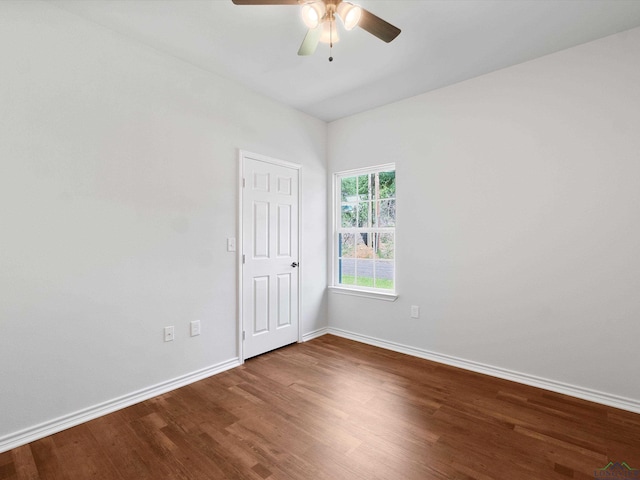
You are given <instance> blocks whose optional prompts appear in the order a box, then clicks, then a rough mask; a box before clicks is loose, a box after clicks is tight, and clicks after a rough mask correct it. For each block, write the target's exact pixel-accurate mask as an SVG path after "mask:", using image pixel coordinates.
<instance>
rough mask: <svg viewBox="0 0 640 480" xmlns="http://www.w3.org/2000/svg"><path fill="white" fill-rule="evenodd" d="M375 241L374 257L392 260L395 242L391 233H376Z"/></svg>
mask: <svg viewBox="0 0 640 480" xmlns="http://www.w3.org/2000/svg"><path fill="white" fill-rule="evenodd" d="M375 236H376V240H377V241H376V242H375V253H376V258H383V259H385V260H392V259H393V258H394V256H395V255H394V251H395V242H394V237H395V235H394V234H393V233H377V234H375Z"/></svg>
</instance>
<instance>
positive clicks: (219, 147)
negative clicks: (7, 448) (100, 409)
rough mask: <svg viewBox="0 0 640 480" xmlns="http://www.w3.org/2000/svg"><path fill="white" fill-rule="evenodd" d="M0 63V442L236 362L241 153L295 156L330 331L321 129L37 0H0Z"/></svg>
mask: <svg viewBox="0 0 640 480" xmlns="http://www.w3.org/2000/svg"><path fill="white" fill-rule="evenodd" d="M0 59H1V62H2V74H1V75H0V230H1V233H0V325H1V326H0V386H1V387H0V388H1V389H2V393H1V394H0V412H1V414H0V444H2V439H3V438H4V439H5V440H6V439H7V438H10V437H12V435H13V436H15V435H14V434H15V433H16V432H18V431H20V430H23V429H28V428H31V427H34V426H37V425H39V424H41V423H42V422H47V421H50V420H53V419H56V418H58V417H60V416H64V415H68V414H73V413H74V412H77V411H79V410H81V409H85V408H89V407H92V406H94V405H96V404H99V403H101V402H108V401H110V400H112V399H114V398H117V397H120V396H123V395H128V394H130V393H131V392H134V391H137V390H140V389H143V388H146V387H149V386H152V385H156V384H159V383H161V382H165V381H168V380H171V379H174V378H177V377H180V376H182V375H186V374H189V373H191V372H195V371H198V370H200V369H205V368H209V367H212V366H216V365H219V364H222V363H224V362H227V361H229V360H232V359H234V358H236V357H237V356H238V352H237V350H236V345H237V335H236V333H237V326H236V325H237V324H236V257H235V254H233V253H227V252H226V237H231V236H235V235H236V227H237V208H236V202H237V193H238V192H237V187H236V185H237V175H238V173H237V172H238V161H237V149H238V148H242V149H246V150H248V151H254V152H258V153H261V154H264V155H269V156H273V157H276V158H280V159H283V160H287V161H291V162H297V163H301V164H302V165H303V169H302V175H303V199H302V206H303V211H304V213H305V215H306V217H305V220H304V224H303V244H304V248H305V250H304V252H303V255H302V259H301V262H302V264H303V265H304V270H303V274H304V278H303V291H302V295H303V300H304V308H303V315H302V322H303V323H302V325H303V333H308V332H312V331H314V330H317V329H319V328H322V327H325V326H326V307H325V303H326V302H325V298H324V290H325V286H326V276H325V272H326V268H325V265H326V256H325V252H326V250H327V245H326V230H325V225H326V183H327V178H326V151H325V150H326V130H327V128H326V124H325V123H324V122H321V121H319V120H316V119H313V118H311V117H309V116H307V115H304V114H301V113H299V112H296V111H294V110H291V109H289V108H285V107H283V106H281V105H279V104H277V103H275V102H273V101H271V100H268V99H266V98H264V97H261V96H259V95H256V94H253V93H251V92H249V91H247V90H245V89H243V88H241V87H239V86H237V85H235V84H234V83H233V82H230V81H227V80H224V79H222V78H220V77H217V76H215V75H212V74H210V73H207V72H205V71H202V70H200V69H198V68H195V67H193V66H191V65H189V64H187V63H184V62H182V61H180V60H178V59H175V58H173V57H169V56H165V55H163V54H161V53H158V52H156V51H155V50H152V49H150V48H147V47H145V46H143V45H139V44H136V43H133V42H130V41H129V40H127V39H125V38H123V37H121V36H119V35H118V34H115V33H113V32H110V31H108V30H105V29H103V28H101V27H99V26H96V25H94V24H91V23H89V22H86V21H84V20H82V19H80V18H79V17H76V16H74V15H72V14H69V13H67V12H65V11H63V10H60V9H58V8H56V7H54V6H51V5H48V4H46V3H42V2H24V1H19V2H9V1H3V2H0ZM194 319H200V320H201V321H202V335H201V336H199V337H195V338H189V337H188V324H189V321H191V320H194ZM165 325H175V327H176V340H175V341H174V342H173V343H164V342H163V339H162V329H163V327H164V326H165Z"/></svg>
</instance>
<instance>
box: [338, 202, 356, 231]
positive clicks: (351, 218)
mask: <svg viewBox="0 0 640 480" xmlns="http://www.w3.org/2000/svg"><path fill="white" fill-rule="evenodd" d="M341 210H342V211H341V213H342V221H341V222H340V224H341V225H342V228H350V227H355V226H356V219H357V207H356V204H355V203H343V204H342V206H341Z"/></svg>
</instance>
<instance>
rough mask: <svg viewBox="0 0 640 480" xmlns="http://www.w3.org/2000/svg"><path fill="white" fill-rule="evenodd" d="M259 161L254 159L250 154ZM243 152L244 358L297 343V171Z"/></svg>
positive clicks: (295, 168)
mask: <svg viewBox="0 0 640 480" xmlns="http://www.w3.org/2000/svg"><path fill="white" fill-rule="evenodd" d="M256 157H259V156H256ZM274 162H277V161H273V160H271V159H268V160H267V161H265V160H264V158H262V157H259V158H254V157H253V156H252V155H250V154H247V153H243V157H242V173H243V178H244V182H243V184H244V187H243V192H242V230H243V231H242V252H243V254H244V259H245V260H244V264H243V266H242V281H241V283H242V325H243V331H244V343H243V353H244V358H245V359H246V358H250V357H253V356H255V355H260V354H261V353H264V352H267V351H269V350H273V349H275V348H279V347H282V346H284V345H288V344H290V343H294V342H296V341H297V340H298V336H299V334H298V330H299V319H298V303H299V298H298V276H299V269H298V268H296V266H297V263H298V260H299V259H298V254H299V252H298V248H299V245H298V241H299V234H298V228H299V225H298V209H299V205H298V201H299V199H298V182H299V170H298V168H299V167H295V166H288V165H282V164H277V163H274Z"/></svg>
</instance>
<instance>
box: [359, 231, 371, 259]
mask: <svg viewBox="0 0 640 480" xmlns="http://www.w3.org/2000/svg"><path fill="white" fill-rule="evenodd" d="M371 240H372V235H371V234H370V233H358V234H357V235H356V252H357V255H356V256H357V257H358V258H373V247H372V246H371Z"/></svg>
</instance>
